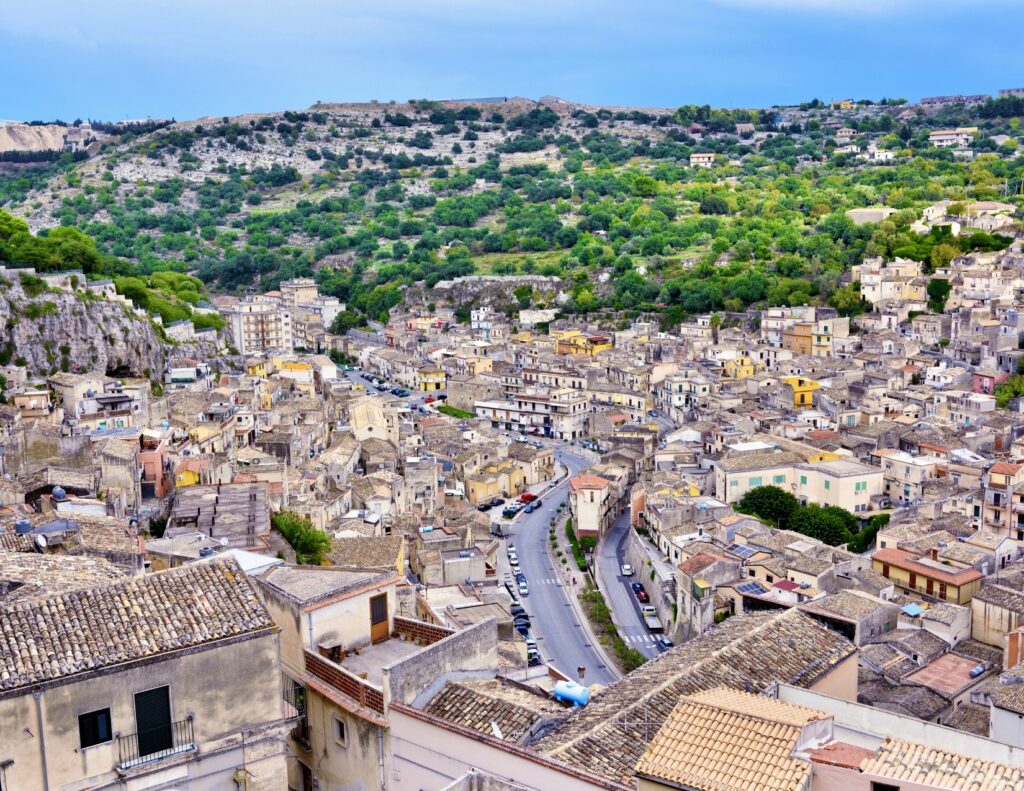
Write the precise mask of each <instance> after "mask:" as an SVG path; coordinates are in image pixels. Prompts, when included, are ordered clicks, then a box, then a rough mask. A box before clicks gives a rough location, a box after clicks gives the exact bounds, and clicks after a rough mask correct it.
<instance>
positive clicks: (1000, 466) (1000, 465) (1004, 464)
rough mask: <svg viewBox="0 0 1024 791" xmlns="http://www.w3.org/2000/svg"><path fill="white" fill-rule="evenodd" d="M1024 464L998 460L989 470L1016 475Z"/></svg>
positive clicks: (999, 473) (1000, 473) (997, 473)
mask: <svg viewBox="0 0 1024 791" xmlns="http://www.w3.org/2000/svg"><path fill="white" fill-rule="evenodd" d="M1022 466H1024V465H1021V464H1011V463H1010V462H1008V461H997V462H996V463H995V464H993V465H992V466H991V467H989V470H988V471H989V472H994V473H995V474H996V475H1016V474H1017V473H1018V472H1020V468H1021V467H1022Z"/></svg>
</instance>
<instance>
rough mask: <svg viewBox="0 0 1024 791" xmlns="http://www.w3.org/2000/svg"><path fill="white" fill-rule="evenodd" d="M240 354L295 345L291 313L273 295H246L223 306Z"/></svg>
mask: <svg viewBox="0 0 1024 791" xmlns="http://www.w3.org/2000/svg"><path fill="white" fill-rule="evenodd" d="M224 318H226V319H227V322H228V327H229V328H230V330H231V337H232V338H233V339H234V342H235V348H236V349H237V350H238V353H239V354H242V355H247V354H256V353H258V352H264V351H267V350H269V349H275V350H279V351H289V352H290V351H292V350H293V349H294V348H295V343H294V337H293V334H292V317H291V314H290V313H289V312H288V311H287V310H284V309H283V307H282V305H281V302H280V301H279V300H277V299H275V298H274V297H267V296H263V295H257V296H247V297H244V298H243V299H241V300H240V301H239V302H238V303H237V304H235V305H232V306H231V307H229V308H227V309H225V310H224Z"/></svg>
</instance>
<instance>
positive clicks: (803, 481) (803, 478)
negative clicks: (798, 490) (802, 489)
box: [800, 475, 807, 486]
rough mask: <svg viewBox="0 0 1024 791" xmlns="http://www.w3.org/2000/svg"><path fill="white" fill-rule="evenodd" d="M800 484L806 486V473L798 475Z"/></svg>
mask: <svg viewBox="0 0 1024 791" xmlns="http://www.w3.org/2000/svg"><path fill="white" fill-rule="evenodd" d="M800 485H801V486H806V485H807V476H806V475H801V476H800Z"/></svg>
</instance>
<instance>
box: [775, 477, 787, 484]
mask: <svg viewBox="0 0 1024 791" xmlns="http://www.w3.org/2000/svg"><path fill="white" fill-rule="evenodd" d="M785 482H786V476H785V475H776V476H775V477H774V478H772V483H785Z"/></svg>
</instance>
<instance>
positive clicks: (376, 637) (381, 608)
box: [370, 593, 389, 643]
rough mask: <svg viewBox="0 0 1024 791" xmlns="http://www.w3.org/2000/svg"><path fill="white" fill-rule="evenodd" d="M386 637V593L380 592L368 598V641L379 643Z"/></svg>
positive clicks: (387, 635) (387, 634)
mask: <svg viewBox="0 0 1024 791" xmlns="http://www.w3.org/2000/svg"><path fill="white" fill-rule="evenodd" d="M388 637H389V633H388V595H387V594H386V593H382V594H380V595H379V596H374V597H372V598H371V599H370V641H371V642H373V643H380V642H383V641H384V640H387V639H388Z"/></svg>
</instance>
